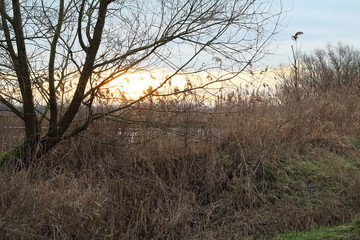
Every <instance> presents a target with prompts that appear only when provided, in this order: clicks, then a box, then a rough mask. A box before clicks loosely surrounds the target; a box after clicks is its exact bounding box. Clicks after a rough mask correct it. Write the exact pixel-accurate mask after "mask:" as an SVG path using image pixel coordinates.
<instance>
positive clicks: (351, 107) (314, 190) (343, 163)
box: [0, 87, 360, 239]
mask: <svg viewBox="0 0 360 240" xmlns="http://www.w3.org/2000/svg"><path fill="white" fill-rule="evenodd" d="M359 102H360V96H359V95H358V94H357V92H356V91H355V90H354V89H353V88H345V87H344V88H334V89H332V90H331V89H330V90H328V91H316V90H314V91H312V92H309V91H307V90H305V89H303V90H300V89H292V88H284V89H282V90H281V91H279V95H278V96H277V97H276V101H275V100H274V99H271V100H269V99H265V98H261V97H258V98H256V99H246V100H244V99H241V98H240V97H232V98H228V99H227V100H226V99H224V100H223V101H222V102H221V101H220V102H219V103H218V105H217V107H216V108H195V107H193V106H191V105H188V106H187V107H186V108H184V109H182V110H181V111H174V112H172V111H168V110H166V111H163V110H164V109H163V107H164V106H163V105H161V106H160V105H156V103H154V104H153V105H151V106H148V105H146V106H142V107H141V106H137V107H135V108H132V109H127V110H126V111H125V112H124V113H123V114H122V115H121V116H123V117H124V118H123V119H122V120H121V121H119V122H116V121H111V120H106V119H102V120H99V121H95V122H94V123H93V124H92V125H91V126H90V128H89V129H88V130H87V131H86V132H84V133H82V134H81V135H80V136H77V137H74V138H71V139H68V140H66V141H64V142H62V143H61V144H60V145H59V146H57V147H56V148H55V149H53V150H52V151H51V152H49V153H48V154H46V156H44V157H43V158H41V159H39V160H38V161H37V163H36V166H35V167H32V168H30V169H27V170H21V171H18V170H16V168H15V167H14V166H13V164H11V163H7V164H6V166H5V167H4V168H2V169H1V170H0V239H244V238H246V237H248V238H249V239H262V238H265V239H271V238H273V237H275V236H276V235H278V234H280V233H284V232H288V231H290V230H299V231H307V230H312V229H315V228H318V227H320V226H326V225H340V224H344V223H346V222H350V221H353V220H356V219H359V218H360V191H359V189H360V105H359ZM127 117H129V118H130V117H131V118H132V119H136V120H137V121H139V122H141V123H142V124H140V125H139V124H137V123H138V122H136V121H132V122H131V121H130V122H129V121H125V120H124V119H126V118H127ZM159 120H160V121H159ZM0 121H1V123H0V135H1V150H2V151H6V150H8V149H10V148H11V147H14V146H16V144H18V143H19V141H20V140H21V138H22V131H21V128H18V127H19V126H21V122H20V121H18V120H16V118H15V117H12V116H11V115H4V114H3V115H1V117H0ZM152 122H156V123H158V124H152ZM144 123H147V124H144ZM159 123H161V124H159ZM19 129H20V130H19ZM357 233H359V232H358V230H357ZM349 236H350V237H353V238H350V237H349V238H344V239H360V236H358V235H357V236H356V234H355V232H354V234H353V235H349ZM293 239H295V238H293ZM334 239H336V238H334Z"/></svg>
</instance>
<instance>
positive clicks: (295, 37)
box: [292, 32, 304, 41]
mask: <svg viewBox="0 0 360 240" xmlns="http://www.w3.org/2000/svg"><path fill="white" fill-rule="evenodd" d="M301 34H304V33H303V32H297V33H295V35H293V36H292V39H293V40H294V41H296V40H297V39H298V37H299V36H300V35H301Z"/></svg>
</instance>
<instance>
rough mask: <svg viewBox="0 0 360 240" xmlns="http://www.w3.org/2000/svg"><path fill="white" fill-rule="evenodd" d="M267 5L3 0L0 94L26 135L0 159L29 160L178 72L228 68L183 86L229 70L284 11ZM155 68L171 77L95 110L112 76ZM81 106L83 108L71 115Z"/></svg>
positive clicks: (254, 49)
mask: <svg viewBox="0 0 360 240" xmlns="http://www.w3.org/2000/svg"><path fill="white" fill-rule="evenodd" d="M273 5H274V3H273V2H272V1H265V0H264V1H256V0H244V1H238V0H154V1H144V0H131V1H128V0H81V1H75V0H59V1H55V0H52V1H51V0H27V1H25V0H11V1H10V0H0V16H1V21H0V57H1V58H0V87H1V89H0V101H1V103H2V104H4V105H5V106H6V107H7V108H8V110H10V111H12V112H14V113H15V114H16V115H17V116H18V117H19V118H21V119H22V120H23V122H24V126H25V136H26V139H25V142H24V143H23V144H22V145H21V146H19V147H18V148H16V149H13V150H12V151H9V152H7V153H5V154H2V157H1V158H0V163H3V162H5V161H6V160H9V159H13V158H16V159H21V160H22V161H23V162H25V163H27V164H28V163H30V162H31V160H33V159H36V158H38V157H40V156H41V155H43V154H44V153H45V152H47V151H48V150H50V149H51V148H52V147H53V146H55V145H56V144H57V143H59V142H60V141H61V140H62V139H64V138H68V137H71V136H74V135H76V134H78V133H79V132H81V131H83V130H85V129H86V128H87V127H88V125H89V123H90V122H91V121H94V120H95V119H98V118H101V117H103V116H106V115H107V114H110V113H114V112H117V111H119V110H121V109H123V108H126V107H129V106H131V105H133V104H135V103H136V102H138V101H140V100H141V99H143V98H146V97H147V96H149V95H154V94H158V93H159V90H160V89H162V88H163V87H164V86H165V84H166V83H167V82H168V81H170V80H171V78H172V77H173V76H175V75H176V74H179V73H184V72H197V71H210V70H214V69H218V70H219V69H220V70H221V71H223V72H224V73H225V72H226V76H222V77H221V78H220V77H218V78H215V79H214V78H208V79H207V80H208V81H207V82H203V83H201V84H197V85H196V84H194V85H192V84H191V83H190V85H189V86H190V87H189V86H188V87H187V88H184V89H182V91H188V90H190V89H191V88H200V87H204V86H206V85H208V84H210V83H213V82H216V81H224V80H226V79H231V78H232V77H234V76H236V75H237V74H238V73H239V72H241V71H243V70H244V69H245V68H247V67H249V66H251V65H252V64H253V63H254V62H256V61H257V60H259V59H260V58H261V57H262V56H263V54H264V51H265V47H266V45H267V44H268V42H269V40H270V39H271V37H272V36H273V35H274V34H275V32H276V30H277V25H278V23H279V19H280V14H281V9H279V10H278V11H275V10H274V6H273ZM274 11H275V12H274ZM161 67H162V68H164V67H166V68H167V69H168V71H169V74H168V76H167V77H165V78H164V79H162V80H161V82H160V83H159V85H158V86H155V87H153V88H152V89H150V90H149V91H147V93H146V94H144V95H143V96H141V97H140V98H139V99H135V100H132V101H127V102H126V104H122V105H121V107H113V108H112V109H110V110H109V111H107V112H102V113H93V111H92V109H93V106H94V104H95V102H96V100H97V98H98V97H100V96H101V92H102V89H103V88H104V87H106V85H107V84H109V83H110V82H111V81H113V80H114V79H116V78H118V77H120V76H122V75H124V74H126V73H128V72H130V71H136V70H139V69H142V70H144V69H146V70H151V69H156V68H161ZM195 85H196V86H195ZM178 91H179V89H177V90H176V91H174V92H170V93H169V92H168V93H167V94H173V93H175V92H178ZM180 91H181V90H180ZM37 106H42V107H41V108H40V107H37ZM44 106H45V107H44ZM81 106H84V108H86V109H87V115H86V116H87V117H86V119H84V120H83V121H80V122H79V121H77V122H76V123H75V122H74V119H75V118H76V115H77V114H78V112H79V110H80V109H81ZM44 128H46V131H44Z"/></svg>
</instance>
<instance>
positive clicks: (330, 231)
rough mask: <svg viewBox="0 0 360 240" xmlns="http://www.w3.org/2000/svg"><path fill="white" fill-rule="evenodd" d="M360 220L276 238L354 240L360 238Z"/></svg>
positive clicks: (291, 239)
mask: <svg viewBox="0 0 360 240" xmlns="http://www.w3.org/2000/svg"><path fill="white" fill-rule="evenodd" d="M359 236H360V222H359V221H355V222H352V223H348V224H346V225H342V226H338V227H321V228H319V229H316V230H314V231H312V232H309V233H301V232H293V233H287V234H284V235H282V236H279V237H278V238H276V240H322V239H329V240H336V239H341V240H354V239H359Z"/></svg>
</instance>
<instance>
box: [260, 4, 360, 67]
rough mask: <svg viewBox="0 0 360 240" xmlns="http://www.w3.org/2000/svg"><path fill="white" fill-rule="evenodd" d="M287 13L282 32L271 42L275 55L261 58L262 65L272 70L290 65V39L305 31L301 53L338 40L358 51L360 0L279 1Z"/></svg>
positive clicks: (359, 46)
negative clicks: (279, 66) (262, 60)
mask: <svg viewBox="0 0 360 240" xmlns="http://www.w3.org/2000/svg"><path fill="white" fill-rule="evenodd" d="M282 1H283V5H284V9H285V10H287V13H286V16H285V19H284V20H283V23H282V25H283V26H282V28H283V30H281V32H280V33H279V34H278V35H277V36H276V37H275V40H274V41H273V43H272V46H274V51H275V54H276V55H275V56H269V57H267V58H266V59H264V64H269V65H270V66H271V67H275V66H276V65H277V64H285V65H286V64H289V63H290V60H289V58H290V56H291V45H293V44H294V41H292V40H291V36H292V35H293V34H294V33H296V32H298V31H302V32H304V35H301V36H300V37H299V39H298V47H300V49H301V50H302V51H303V52H304V51H305V52H311V51H312V50H313V49H314V48H325V46H326V44H327V43H329V42H330V43H332V44H334V45H335V44H336V43H337V42H339V41H341V42H343V43H346V44H350V45H352V46H354V47H356V48H360V0H282Z"/></svg>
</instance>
